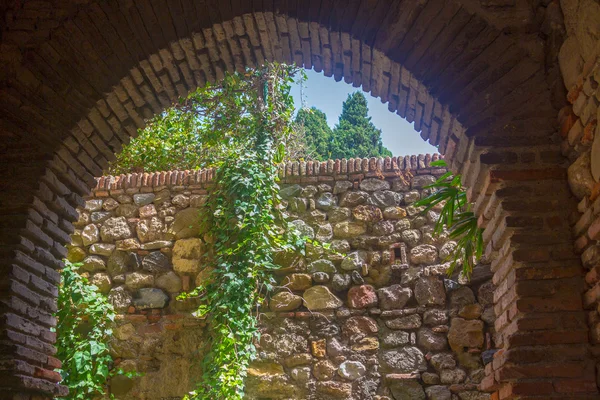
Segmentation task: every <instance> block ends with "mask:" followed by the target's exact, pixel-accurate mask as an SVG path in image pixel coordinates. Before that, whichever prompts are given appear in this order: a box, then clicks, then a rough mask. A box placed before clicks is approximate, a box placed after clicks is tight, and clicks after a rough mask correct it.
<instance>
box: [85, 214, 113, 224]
mask: <svg viewBox="0 0 600 400" xmlns="http://www.w3.org/2000/svg"><path fill="white" fill-rule="evenodd" d="M111 216H112V213H111V212H108V211H95V212H93V213H92V214H91V215H90V218H91V219H92V223H94V224H100V223H102V222H104V221H106V220H107V219H108V218H109V217H111Z"/></svg>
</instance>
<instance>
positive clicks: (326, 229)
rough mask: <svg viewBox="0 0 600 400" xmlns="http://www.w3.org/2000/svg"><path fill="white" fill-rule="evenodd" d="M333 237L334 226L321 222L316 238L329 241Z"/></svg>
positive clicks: (319, 240)
mask: <svg viewBox="0 0 600 400" xmlns="http://www.w3.org/2000/svg"><path fill="white" fill-rule="evenodd" d="M332 238H333V227H332V226H331V224H319V225H317V233H316V234H315V239H317V241H318V242H329V241H330V240H331V239H332Z"/></svg>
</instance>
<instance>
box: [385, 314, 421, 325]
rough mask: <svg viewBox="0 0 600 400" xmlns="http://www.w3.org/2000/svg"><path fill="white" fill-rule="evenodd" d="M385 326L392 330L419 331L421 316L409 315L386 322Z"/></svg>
mask: <svg viewBox="0 0 600 400" xmlns="http://www.w3.org/2000/svg"><path fill="white" fill-rule="evenodd" d="M385 325H386V326H387V327H388V328H390V329H417V328H419V327H420V326H421V316H420V315H419V314H412V315H407V316H406V317H399V318H394V319H389V320H387V321H385Z"/></svg>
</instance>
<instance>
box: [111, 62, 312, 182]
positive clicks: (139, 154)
mask: <svg viewBox="0 0 600 400" xmlns="http://www.w3.org/2000/svg"><path fill="white" fill-rule="evenodd" d="M296 74H297V75H300V77H299V79H305V75H304V73H303V72H300V73H298V72H296ZM269 79H276V78H275V77H274V76H271V77H270V78H269ZM292 82H293V80H292ZM255 84H256V80H255V75H254V72H251V71H249V72H246V73H243V74H242V73H234V74H228V75H226V76H225V78H224V79H223V81H222V82H221V83H220V84H209V85H207V86H206V87H202V88H198V89H197V90H196V91H194V92H192V93H190V94H189V95H188V96H187V97H186V98H185V99H182V100H181V101H180V102H179V103H178V104H175V105H174V106H173V107H171V108H168V109H167V110H165V111H164V112H163V113H161V114H159V115H157V116H155V117H154V118H152V119H151V120H150V121H149V122H148V124H147V126H146V127H145V128H144V129H140V130H139V131H138V134H139V135H138V137H137V138H135V139H133V140H132V141H131V142H130V143H129V144H128V145H127V146H124V148H123V150H122V151H121V153H120V154H119V155H118V156H117V159H116V160H115V161H114V162H112V163H111V164H110V166H109V168H108V171H107V172H108V173H110V174H121V173H129V172H142V171H145V172H152V171H168V170H173V169H190V170H194V169H198V168H206V167H211V166H215V165H219V164H220V163H222V162H223V161H224V160H225V159H227V157H228V155H229V154H231V153H233V152H243V151H244V150H245V148H246V146H247V145H248V142H247V139H248V135H247V134H246V133H247V132H251V131H253V130H255V129H256V127H257V123H259V121H257V119H256V115H255V114H254V111H255V109H256V106H257V104H256V103H255V102H253V100H255V98H256V95H255V93H256V88H255V87H253V85H255ZM271 84H272V82H270V83H269V85H271ZM285 96H286V98H285V99H284V101H288V102H290V104H291V106H290V109H289V110H286V111H285V113H286V115H280V116H277V117H275V119H274V120H273V124H274V125H276V126H277V125H279V124H282V122H283V121H286V124H287V125H286V128H285V129H282V130H281V135H282V136H281V138H280V139H281V140H280V141H285V146H286V154H287V156H286V157H289V158H293V159H298V158H301V157H304V149H305V147H306V143H305V139H304V136H303V131H302V130H297V129H295V128H296V126H295V125H294V124H292V123H291V122H290V121H289V119H290V117H291V113H293V111H294V108H293V99H292V96H291V95H290V94H289V93H287V94H286V95H285ZM278 101H280V100H278Z"/></svg>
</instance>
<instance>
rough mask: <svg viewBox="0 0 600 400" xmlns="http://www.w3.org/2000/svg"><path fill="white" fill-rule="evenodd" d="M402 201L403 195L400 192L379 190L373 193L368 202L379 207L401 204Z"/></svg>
mask: <svg viewBox="0 0 600 400" xmlns="http://www.w3.org/2000/svg"><path fill="white" fill-rule="evenodd" d="M401 201H402V195H401V194H400V193H396V192H392V191H391V190H378V191H377V192H375V193H373V194H372V195H371V197H370V198H369V200H368V203H369V204H372V205H374V206H377V207H392V206H397V205H399V204H400V202H401Z"/></svg>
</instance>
